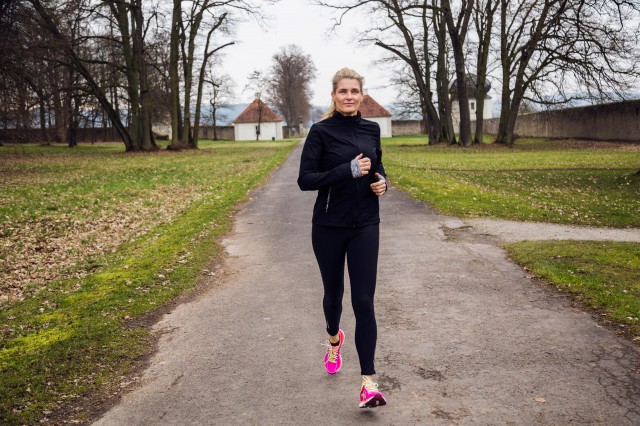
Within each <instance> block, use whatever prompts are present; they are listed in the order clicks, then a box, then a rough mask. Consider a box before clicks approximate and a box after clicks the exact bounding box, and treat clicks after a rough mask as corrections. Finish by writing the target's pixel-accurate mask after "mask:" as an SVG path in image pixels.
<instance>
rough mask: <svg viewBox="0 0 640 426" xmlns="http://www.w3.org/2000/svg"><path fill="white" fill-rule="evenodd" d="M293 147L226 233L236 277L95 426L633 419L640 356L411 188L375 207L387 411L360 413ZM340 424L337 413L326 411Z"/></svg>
mask: <svg viewBox="0 0 640 426" xmlns="http://www.w3.org/2000/svg"><path fill="white" fill-rule="evenodd" d="M299 156H300V147H298V148H296V149H295V150H294V151H293V153H292V155H291V157H290V158H289V159H288V160H287V162H286V164H285V165H284V166H283V167H282V168H281V169H279V170H278V171H277V172H276V173H275V174H274V175H273V177H272V179H271V180H270V182H269V183H268V184H267V185H266V186H264V187H263V188H262V189H261V190H259V191H257V192H255V193H254V200H253V201H252V202H250V203H248V204H247V205H246V206H245V208H244V209H243V211H242V213H241V214H239V215H238V217H237V221H236V226H235V230H234V231H233V232H232V233H231V234H230V235H229V236H228V237H227V238H226V240H225V246H226V249H227V251H228V252H229V254H230V256H229V259H228V262H227V267H228V269H229V270H231V271H233V273H231V274H230V275H228V276H227V278H226V279H224V280H223V281H222V282H212V285H211V289H210V290H209V291H208V292H206V293H205V294H203V295H201V296H200V297H199V298H198V299H197V300H194V301H192V302H189V303H185V304H182V305H180V306H177V307H176V308H175V309H174V310H173V311H172V312H171V313H170V314H168V315H166V316H165V317H164V318H163V319H162V320H161V321H160V322H159V323H158V324H157V325H156V327H155V328H156V330H158V332H162V335H161V337H160V340H159V347H158V352H157V353H156V354H155V355H154V356H153V357H152V359H151V360H150V365H149V368H148V369H147V370H145V372H144V374H143V378H142V384H141V386H140V387H138V388H137V389H135V390H134V391H132V392H130V393H128V394H126V395H124V396H123V397H122V400H121V401H120V402H119V403H118V404H117V405H116V406H114V407H113V408H112V409H111V410H110V411H109V412H108V413H106V414H105V415H104V416H103V417H102V418H101V419H99V420H98V421H97V422H96V425H101V426H104V425H214V424H225V425H226V424H238V425H240V424H242V425H281V424H285V425H300V424H307V425H316V424H326V423H333V422H336V423H338V424H346V425H350V424H354V425H355V424H362V423H376V424H382V425H422V424H432V425H451V424H454V425H457V424H459V425H504V424H549V425H558V424H580V425H587V424H593V425H596V424H601V425H611V424H615V425H633V424H640V399H639V398H638V395H640V348H638V347H637V346H634V345H633V344H632V343H630V342H628V341H626V340H624V339H622V338H619V337H617V336H615V335H613V334H612V333H611V332H610V331H608V330H606V329H604V328H602V327H600V326H599V325H598V324H597V323H596V322H595V321H594V320H593V319H592V318H591V316H590V315H589V314H587V313H584V312H582V311H580V310H577V309H574V308H573V307H572V305H571V303H570V301H568V300H567V299H565V298H564V297H563V296H560V295H558V294H557V293H555V292H552V291H550V290H548V289H545V288H543V287H542V286H539V285H537V284H536V283H535V282H534V281H532V280H531V279H529V278H527V276H526V275H525V274H524V273H523V271H522V270H521V269H520V268H519V267H518V266H516V265H514V264H513V263H510V262H509V261H508V260H507V259H506V256H505V253H504V252H503V251H502V250H501V249H499V248H498V247H496V246H495V245H493V244H487V242H486V241H484V240H478V241H475V242H469V241H457V240H455V239H451V238H448V237H447V235H445V232H444V228H445V223H446V222H447V221H452V220H454V218H449V217H444V216H440V215H438V214H435V213H434V212H433V211H432V210H429V209H428V208H427V207H425V206H424V205H423V204H420V203H418V202H416V201H414V200H412V199H410V198H409V197H407V196H405V195H404V194H402V193H400V192H397V191H390V192H389V194H388V195H385V196H384V197H383V199H382V205H383V206H382V212H381V214H382V218H383V223H382V227H381V253H380V262H379V270H380V272H379V283H378V289H377V296H376V297H377V302H376V313H377V318H378V327H379V344H378V352H377V370H378V372H379V373H380V374H379V381H380V383H381V387H382V389H383V390H384V391H385V392H386V395H387V397H388V400H389V404H388V405H387V406H385V407H381V408H378V409H375V410H361V409H358V408H357V403H358V384H359V381H360V378H359V375H358V373H359V371H358V362H357V356H356V351H355V347H354V341H353V330H354V323H353V322H354V320H353V314H352V310H351V309H350V306H349V302H348V301H349V292H348V290H347V292H346V294H345V310H344V315H343V324H342V327H343V328H344V329H345V331H346V333H347V339H346V343H345V346H344V349H343V353H344V367H343V370H342V371H341V372H340V373H339V374H337V375H336V376H329V375H327V374H326V373H325V372H324V369H323V365H322V355H323V347H322V345H321V343H322V342H323V340H324V339H325V335H324V320H323V318H322V307H321V298H322V290H321V288H322V286H321V283H320V276H319V272H318V269H317V266H316V263H315V260H314V257H313V253H312V250H311V244H310V229H311V226H310V218H311V208H312V204H313V200H314V195H315V194H313V193H302V192H300V191H299V190H298V188H297V185H296V176H297V169H298V164H299ZM334 416H335V417H334Z"/></svg>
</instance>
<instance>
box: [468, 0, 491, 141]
mask: <svg viewBox="0 0 640 426" xmlns="http://www.w3.org/2000/svg"><path fill="white" fill-rule="evenodd" d="M495 1H496V0H487V3H486V5H485V10H484V14H485V16H486V21H482V18H481V17H478V18H477V19H478V21H479V22H477V23H476V25H477V27H478V38H479V39H480V42H479V43H478V66H477V73H476V82H477V87H476V131H475V136H474V138H473V141H474V143H478V144H480V143H483V142H484V96H485V93H484V85H485V83H486V81H487V62H488V60H489V48H490V47H491V32H492V29H493V16H494V14H495V11H496V7H495V6H497V2H496V3H494V2H495ZM483 24H486V26H484V27H483Z"/></svg>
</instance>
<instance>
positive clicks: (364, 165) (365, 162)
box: [356, 153, 371, 176]
mask: <svg viewBox="0 0 640 426" xmlns="http://www.w3.org/2000/svg"><path fill="white" fill-rule="evenodd" d="M356 160H358V167H360V173H362V176H364V175H368V174H369V170H371V160H369V158H368V157H364V158H362V153H360V154H358V156H357V157H356Z"/></svg>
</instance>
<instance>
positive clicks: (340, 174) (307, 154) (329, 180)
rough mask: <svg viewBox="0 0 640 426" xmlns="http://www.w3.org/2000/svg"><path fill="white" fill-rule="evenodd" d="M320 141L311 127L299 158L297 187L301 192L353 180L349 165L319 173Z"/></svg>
mask: <svg viewBox="0 0 640 426" xmlns="http://www.w3.org/2000/svg"><path fill="white" fill-rule="evenodd" d="M322 153H323V149H322V139H321V137H320V133H319V132H318V131H317V129H314V128H313V127H312V128H311V130H310V131H309V135H308V136H307V139H306V140H305V142H304V148H303V149H302V157H301V158H300V173H299V174H298V186H299V187H300V189H301V190H303V191H315V190H318V189H320V188H323V187H327V186H330V185H334V184H336V183H339V182H343V181H345V180H347V179H353V176H352V175H351V163H350V162H346V163H343V164H339V165H338V166H336V167H334V168H333V169H330V170H327V171H320V170H319V168H320V162H321V160H322Z"/></svg>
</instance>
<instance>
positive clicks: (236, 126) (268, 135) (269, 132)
mask: <svg viewBox="0 0 640 426" xmlns="http://www.w3.org/2000/svg"><path fill="white" fill-rule="evenodd" d="M232 124H233V131H234V135H235V140H237V141H250V140H254V141H255V140H256V136H257V139H258V140H261V141H268V140H269V141H270V140H278V139H282V118H280V116H279V115H278V114H276V113H275V112H273V111H272V110H271V108H269V106H268V105H267V104H265V103H264V102H262V101H261V100H260V99H256V100H255V101H253V102H252V103H251V104H250V105H249V106H248V107H247V108H245V110H244V111H242V112H241V113H240V115H238V116H237V117H236V119H235V120H233V123H232Z"/></svg>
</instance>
